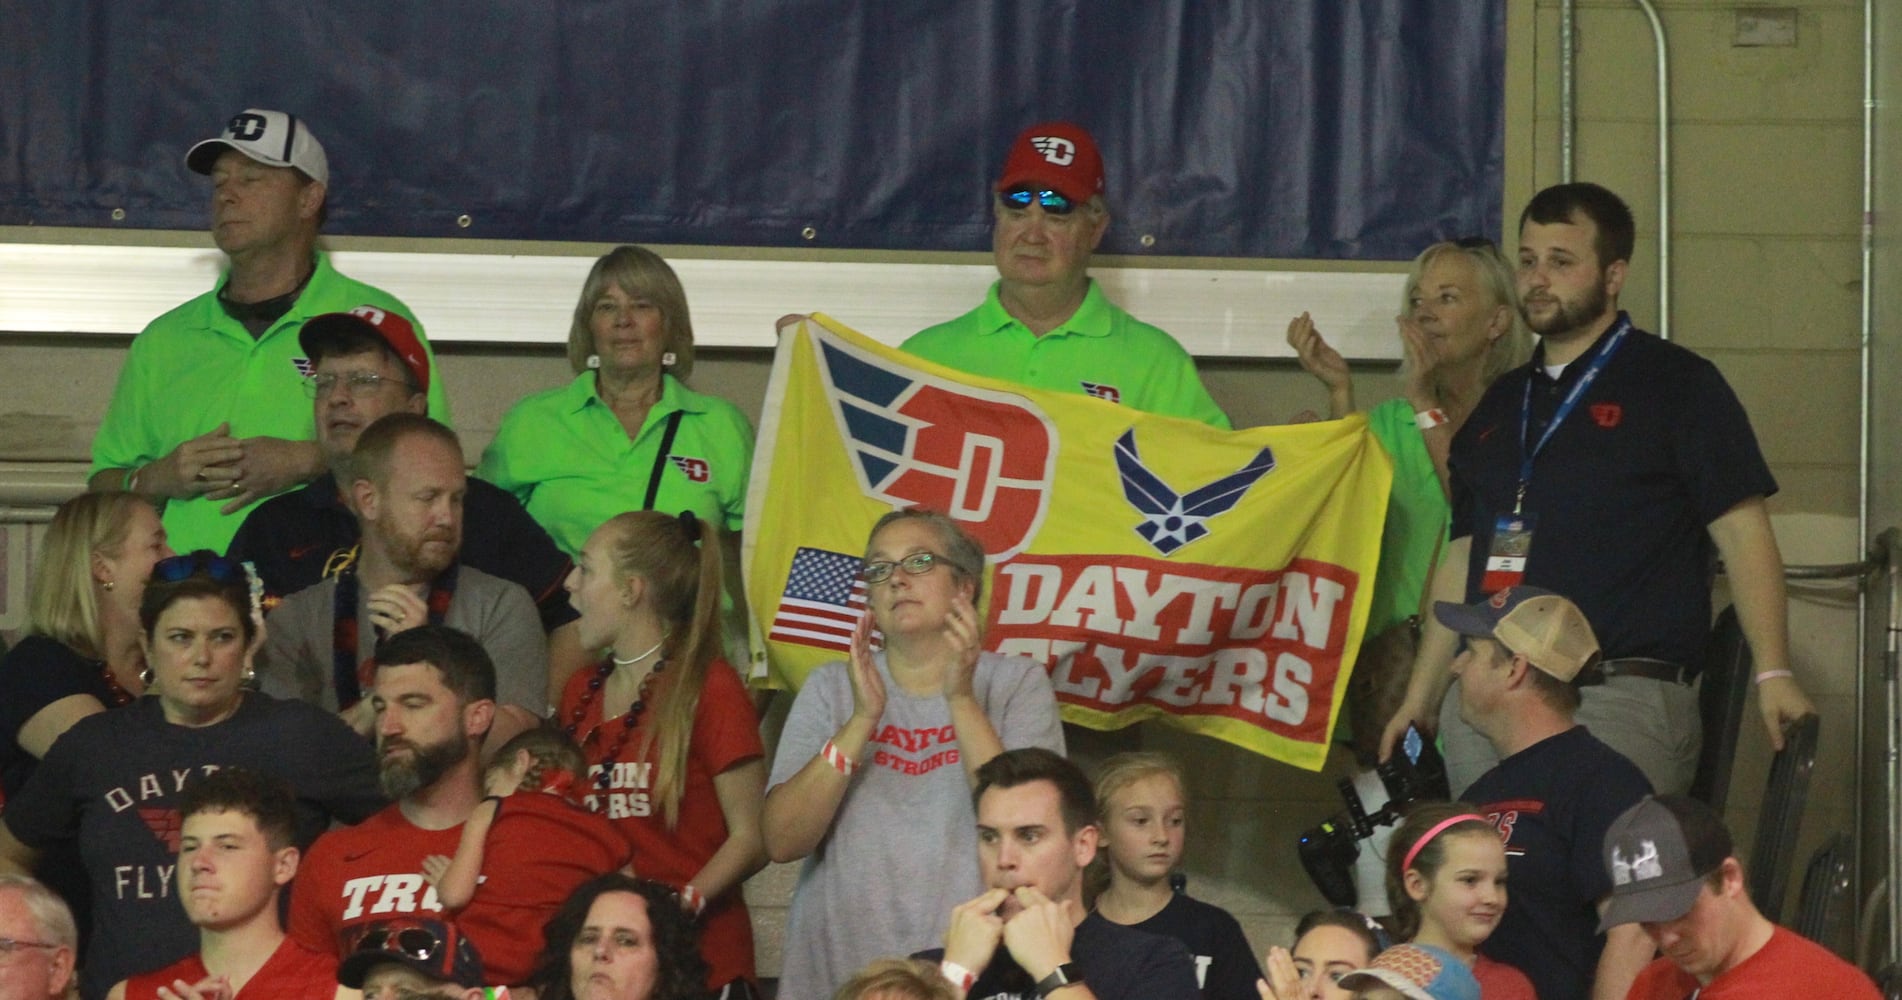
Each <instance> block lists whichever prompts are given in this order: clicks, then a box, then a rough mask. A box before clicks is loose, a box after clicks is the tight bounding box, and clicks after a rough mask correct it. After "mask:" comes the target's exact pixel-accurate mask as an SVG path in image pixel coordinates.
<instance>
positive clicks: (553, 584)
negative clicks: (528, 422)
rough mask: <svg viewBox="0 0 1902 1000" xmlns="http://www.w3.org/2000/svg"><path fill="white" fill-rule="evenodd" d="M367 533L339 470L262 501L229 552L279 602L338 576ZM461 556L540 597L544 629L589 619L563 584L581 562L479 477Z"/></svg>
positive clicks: (466, 514)
mask: <svg viewBox="0 0 1902 1000" xmlns="http://www.w3.org/2000/svg"><path fill="white" fill-rule="evenodd" d="M359 537H360V536H359V534H358V532H357V519H356V515H354V514H352V513H350V510H349V508H347V507H345V506H344V505H343V501H342V500H341V499H340V498H339V497H338V495H337V478H336V476H335V475H332V474H330V473H325V474H324V475H322V476H319V477H318V478H317V479H316V480H315V481H314V482H312V483H311V484H310V485H308V486H305V487H304V488H302V489H299V490H292V491H291V492H289V493H285V494H282V495H279V496H275V497H272V498H271V499H269V500H266V501H264V502H263V503H261V504H259V505H258V506H257V509H256V510H253V511H252V512H251V514H250V516H248V517H246V518H245V519H244V525H243V526H242V527H240V528H239V529H238V533H237V535H235V536H234V537H233V538H232V539H231V546H230V547H229V548H228V549H226V554H227V555H228V556H230V558H232V559H236V560H239V561H241V562H242V561H244V560H250V561H251V562H252V563H253V564H255V565H256V566H257V568H258V576H259V577H261V578H263V580H264V592H265V594H266V595H267V597H269V598H270V599H271V604H272V606H275V605H276V600H277V599H280V598H283V597H287V596H289V595H291V594H295V593H297V592H298V591H300V590H303V589H304V588H306V587H312V586H315V585H317V584H319V583H322V582H323V581H324V579H325V578H326V577H329V576H333V575H335V573H336V566H335V564H334V561H333V557H336V558H342V555H343V554H344V553H347V552H348V551H349V550H350V549H351V548H353V547H355V546H356V544H357V541H358V539H359ZM456 558H457V560H458V561H460V562H461V563H462V564H463V565H465V566H474V567H475V568H476V569H479V570H481V571H482V572H484V573H487V574H489V575H490V576H494V577H500V578H501V579H504V580H507V581H509V582H510V583H519V584H521V585H522V589H523V590H526V591H528V596H529V597H531V598H533V599H534V601H535V610H536V611H538V612H539V613H540V615H541V621H542V631H544V632H551V631H553V630H555V629H556V628H558V627H560V626H562V625H566V624H568V623H569V622H571V621H574V620H575V619H576V618H579V617H581V616H580V614H579V613H578V612H576V611H575V609H574V607H573V606H571V605H570V604H569V603H568V592H567V591H565V590H563V589H562V581H564V580H566V579H567V578H568V570H569V569H571V568H573V565H574V564H573V563H572V562H570V561H569V559H568V557H567V556H566V555H563V554H562V551H561V549H560V548H559V547H557V546H556V545H555V540H554V539H553V538H550V537H549V535H548V532H547V531H546V530H544V529H543V528H542V526H541V525H539V524H536V523H535V519H534V518H532V517H529V516H528V511H526V510H523V509H522V504H521V502H520V501H518V500H516V499H515V497H514V496H513V495H512V494H510V493H509V492H508V491H506V490H503V489H501V488H500V487H498V486H496V485H495V484H493V483H490V482H488V481H487V480H483V479H477V478H475V477H474V476H471V477H469V492H468V495H467V496H465V497H464V498H463V501H462V551H461V552H460V553H459V554H458V555H457V557H456Z"/></svg>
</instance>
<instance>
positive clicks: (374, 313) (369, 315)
mask: <svg viewBox="0 0 1902 1000" xmlns="http://www.w3.org/2000/svg"><path fill="white" fill-rule="evenodd" d="M350 315H352V316H361V317H363V318H364V319H366V320H369V321H370V324H371V325H372V326H382V325H383V321H384V320H385V319H388V318H389V314H388V313H386V312H384V311H383V310H381V309H378V308H377V307H375V306H358V307H356V308H355V309H352V310H350Z"/></svg>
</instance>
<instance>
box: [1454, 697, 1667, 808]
mask: <svg viewBox="0 0 1902 1000" xmlns="http://www.w3.org/2000/svg"><path fill="white" fill-rule="evenodd" d="M1579 693H1580V696H1581V704H1580V705H1579V708H1578V713H1577V715H1576V718H1577V720H1578V722H1579V724H1580V725H1582V726H1584V727H1585V728H1587V729H1589V730H1591V733H1592V735H1593V736H1596V737H1598V739H1599V740H1600V741H1601V742H1603V743H1604V744H1605V745H1606V746H1609V747H1611V748H1612V749H1613V750H1616V751H1618V752H1619V753H1621V754H1623V755H1624V756H1625V758H1626V759H1627V760H1629V761H1631V762H1632V763H1633V764H1636V765H1638V769H1639V770H1641V771H1643V772H1644V776H1645V777H1646V778H1648V779H1650V781H1651V788H1652V790H1653V791H1655V792H1657V793H1658V794H1660V795H1664V794H1669V793H1683V792H1687V791H1689V790H1690V788H1691V779H1692V778H1693V777H1695V776H1696V774H1697V750H1698V743H1699V738H1700V736H1701V733H1702V723H1701V722H1700V721H1699V719H1698V712H1697V689H1696V688H1695V687H1692V686H1690V685H1687V684H1677V683H1674V682H1671V681H1655V680H1651V679H1649V678H1646V677H1608V678H1606V679H1605V683H1603V684H1594V685H1592V686H1590V687H1584V688H1580V689H1579ZM1440 750H1441V753H1443V754H1444V755H1445V756H1446V778H1447V784H1449V785H1450V786H1451V787H1452V789H1453V792H1454V796H1455V797H1458V796H1459V795H1460V794H1462V793H1464V792H1465V791H1466V789H1467V788H1468V787H1469V786H1471V785H1472V783H1473V782H1475V781H1478V780H1479V776H1480V775H1482V774H1485V773H1486V772H1487V771H1489V770H1492V768H1493V767H1494V765H1496V764H1498V763H1499V754H1498V753H1496V752H1495V751H1494V750H1493V747H1492V744H1491V743H1488V742H1487V741H1486V738H1485V737H1484V736H1481V735H1480V734H1479V732H1478V731H1477V730H1475V729H1474V728H1473V727H1472V726H1469V725H1467V724H1466V722H1465V721H1464V720H1462V719H1461V718H1460V702H1459V682H1458V681H1454V682H1453V687H1452V689H1450V690H1449V691H1447V693H1446V701H1445V702H1443V703H1442V704H1441V705H1440Z"/></svg>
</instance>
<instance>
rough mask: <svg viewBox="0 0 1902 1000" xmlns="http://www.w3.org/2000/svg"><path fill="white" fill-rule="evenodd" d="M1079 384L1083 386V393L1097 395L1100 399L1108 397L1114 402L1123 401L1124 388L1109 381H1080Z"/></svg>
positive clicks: (1107, 398)
mask: <svg viewBox="0 0 1902 1000" xmlns="http://www.w3.org/2000/svg"><path fill="white" fill-rule="evenodd" d="M1077 384H1078V385H1080V386H1082V387H1083V394H1084V395H1086V396H1095V397H1096V398H1098V399H1106V400H1109V401H1110V402H1112V403H1121V402H1122V401H1123V390H1121V389H1118V388H1116V387H1115V386H1113V385H1110V384H1108V383H1105V382H1078V383H1077Z"/></svg>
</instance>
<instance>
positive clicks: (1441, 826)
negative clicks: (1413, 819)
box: [1400, 813, 1486, 874]
mask: <svg viewBox="0 0 1902 1000" xmlns="http://www.w3.org/2000/svg"><path fill="white" fill-rule="evenodd" d="M1467 820H1472V821H1474V822H1476V823H1484V822H1486V817H1484V816H1481V815H1479V814H1477V813H1461V814H1459V815H1458V816H1448V817H1447V818H1445V819H1443V820H1441V821H1439V822H1438V823H1435V824H1433V829H1431V830H1428V831H1427V832H1426V836H1424V837H1421V838H1420V839H1419V840H1416V841H1414V842H1413V846H1412V847H1409V848H1407V860H1406V861H1404V862H1401V864H1400V872H1401V874H1405V873H1406V871H1407V869H1409V868H1412V867H1413V859H1414V858H1417V857H1419V856H1420V849H1421V848H1423V847H1425V846H1426V845H1428V844H1430V843H1432V842H1433V838H1435V837H1437V836H1439V835H1440V834H1442V833H1444V832H1446V828H1447V827H1449V826H1453V825H1454V824H1456V823H1464V822H1466V821H1467Z"/></svg>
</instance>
